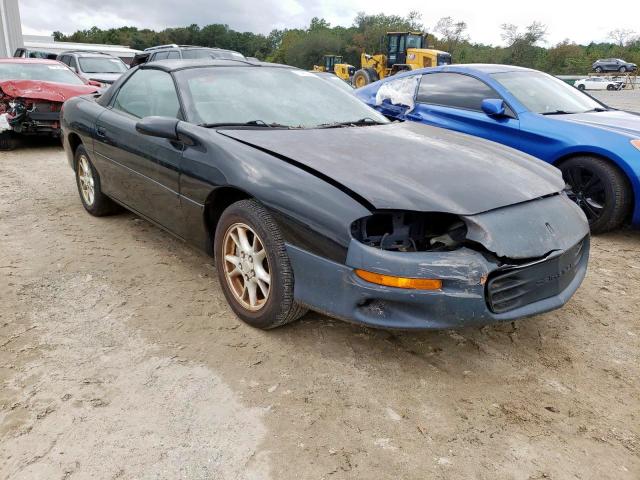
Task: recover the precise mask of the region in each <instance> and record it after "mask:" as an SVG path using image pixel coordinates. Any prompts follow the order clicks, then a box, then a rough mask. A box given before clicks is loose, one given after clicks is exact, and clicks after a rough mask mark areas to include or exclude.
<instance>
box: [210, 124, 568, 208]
mask: <svg viewBox="0 0 640 480" xmlns="http://www.w3.org/2000/svg"><path fill="white" fill-rule="evenodd" d="M218 132H219V133H221V134H223V135H226V136H227V137H231V138H233V139H236V140H238V141H241V142H243V143H245V144H247V145H250V146H253V147H255V148H258V149H260V150H262V151H265V152H267V153H270V154H272V155H275V156H277V157H279V158H281V159H283V160H285V161H289V162H290V163H294V164H297V165H298V166H300V167H301V168H303V169H305V170H307V171H310V172H311V173H314V174H316V175H318V176H320V177H321V178H324V179H325V180H327V181H330V182H332V183H334V184H337V185H339V186H341V187H342V188H343V189H345V190H346V191H347V193H350V194H352V196H354V197H356V196H358V197H360V199H364V200H366V202H368V203H369V204H370V205H368V206H369V208H371V207H373V208H375V209H398V210H413V211H433V212H449V213H455V214H459V215H471V214H476V213H480V212H486V211H489V210H493V209H495V208H499V207H503V206H507V205H512V204H517V203H522V202H526V201H529V200H533V199H535V198H540V197H543V196H546V195H550V194H553V193H556V192H558V191H561V190H562V189H563V188H564V181H563V180H562V177H561V175H560V172H559V171H558V170H557V169H555V168H554V167H551V166H549V165H547V164H546V163H544V162H542V161H539V160H536V159H535V158H533V157H530V156H528V155H525V154H523V153H520V152H518V151H516V150H513V149H510V148H507V147H504V146H502V145H499V144H497V143H493V142H489V141H487V140H483V139H480V138H476V137H472V136H470V135H465V134H461V133H456V132H452V131H450V130H445V129H441V128H436V127H430V126H426V125H422V124H418V123H413V122H406V123H394V124H389V125H381V126H367V127H348V128H328V129H308V130H275V129H261V130H257V129H251V130H218ZM353 194H355V195H353Z"/></svg>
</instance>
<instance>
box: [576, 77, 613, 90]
mask: <svg viewBox="0 0 640 480" xmlns="http://www.w3.org/2000/svg"><path fill="white" fill-rule="evenodd" d="M573 86H574V87H576V88H577V89H578V90H620V89H621V88H622V86H623V82H620V81H615V80H609V79H606V78H600V77H590V78H583V79H581V80H576V82H575V83H574V84H573Z"/></svg>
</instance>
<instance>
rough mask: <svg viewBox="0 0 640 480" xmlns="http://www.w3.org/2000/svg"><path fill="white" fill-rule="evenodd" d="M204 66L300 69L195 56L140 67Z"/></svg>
mask: <svg viewBox="0 0 640 480" xmlns="http://www.w3.org/2000/svg"><path fill="white" fill-rule="evenodd" d="M203 67H276V68H287V69H290V70H298V69H297V68H296V67H291V66H289V65H282V64H279V63H268V62H260V61H257V62H256V61H254V60H230V59H229V60H227V59H224V60H223V59H208V58H194V59H192V60H156V61H154V62H150V63H143V64H141V65H140V66H139V67H138V68H142V69H147V68H155V69H157V70H163V71H165V72H175V71H178V70H188V69H191V68H203Z"/></svg>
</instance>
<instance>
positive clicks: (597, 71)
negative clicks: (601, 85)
mask: <svg viewBox="0 0 640 480" xmlns="http://www.w3.org/2000/svg"><path fill="white" fill-rule="evenodd" d="M595 71H596V73H602V72H603V70H602V67H596V68H595Z"/></svg>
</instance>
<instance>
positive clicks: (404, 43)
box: [387, 32, 427, 68]
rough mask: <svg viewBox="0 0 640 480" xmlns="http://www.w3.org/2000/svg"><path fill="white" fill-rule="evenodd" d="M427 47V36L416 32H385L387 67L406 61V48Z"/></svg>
mask: <svg viewBox="0 0 640 480" xmlns="http://www.w3.org/2000/svg"><path fill="white" fill-rule="evenodd" d="M409 48H427V37H426V35H424V34H422V33H416V32H389V33H387V68H392V67H393V66H394V65H397V64H406V63H407V49H409Z"/></svg>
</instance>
